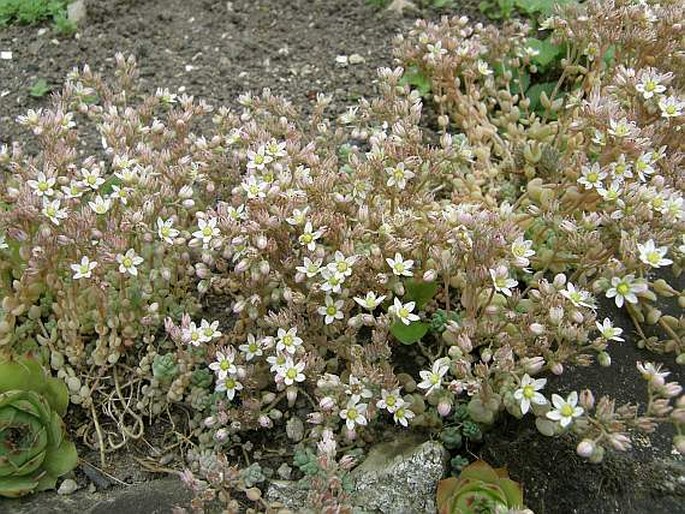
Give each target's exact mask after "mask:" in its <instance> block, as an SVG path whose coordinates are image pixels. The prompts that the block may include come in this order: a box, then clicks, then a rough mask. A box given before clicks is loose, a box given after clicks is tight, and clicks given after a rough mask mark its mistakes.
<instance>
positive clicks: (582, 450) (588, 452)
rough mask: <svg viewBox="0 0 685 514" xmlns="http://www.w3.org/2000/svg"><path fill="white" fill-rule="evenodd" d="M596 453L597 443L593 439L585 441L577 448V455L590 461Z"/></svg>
mask: <svg viewBox="0 0 685 514" xmlns="http://www.w3.org/2000/svg"><path fill="white" fill-rule="evenodd" d="M594 452H595V442H594V441H592V440H591V439H583V440H582V441H581V442H579V443H578V446H576V453H577V454H578V455H579V456H580V457H583V458H584V459H589V458H590V457H591V456H592V454H593V453H594Z"/></svg>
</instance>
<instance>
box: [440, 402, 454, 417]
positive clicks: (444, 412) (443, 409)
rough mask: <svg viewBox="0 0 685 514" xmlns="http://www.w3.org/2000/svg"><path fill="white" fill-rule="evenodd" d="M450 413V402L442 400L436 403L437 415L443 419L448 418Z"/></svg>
mask: <svg viewBox="0 0 685 514" xmlns="http://www.w3.org/2000/svg"><path fill="white" fill-rule="evenodd" d="M451 411H452V402H451V401H449V400H448V399H443V400H440V401H439V402H438V414H440V415H441V416H442V417H443V418H445V417H447V416H449V414H450V412H451Z"/></svg>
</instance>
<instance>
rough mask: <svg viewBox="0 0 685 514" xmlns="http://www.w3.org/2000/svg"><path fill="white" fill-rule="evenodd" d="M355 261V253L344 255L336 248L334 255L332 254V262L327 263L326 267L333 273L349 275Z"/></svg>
mask: <svg viewBox="0 0 685 514" xmlns="http://www.w3.org/2000/svg"><path fill="white" fill-rule="evenodd" d="M355 262H357V256H356V255H351V256H349V257H345V255H344V254H343V253H342V252H341V251H340V250H336V252H335V255H334V256H333V262H331V263H329V264H328V266H327V267H328V269H329V270H331V271H332V272H334V273H341V274H342V275H345V276H346V277H349V276H350V275H352V266H353V265H354V263H355Z"/></svg>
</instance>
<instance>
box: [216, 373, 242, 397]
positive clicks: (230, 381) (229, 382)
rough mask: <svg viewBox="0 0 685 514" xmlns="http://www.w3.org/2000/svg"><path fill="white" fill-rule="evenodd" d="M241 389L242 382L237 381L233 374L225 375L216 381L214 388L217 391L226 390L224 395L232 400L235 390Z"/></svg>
mask: <svg viewBox="0 0 685 514" xmlns="http://www.w3.org/2000/svg"><path fill="white" fill-rule="evenodd" d="M242 389H243V384H241V383H240V382H238V381H237V380H236V379H235V378H234V377H233V376H231V375H226V376H225V377H224V378H221V379H219V380H218V381H217V383H216V388H215V389H214V390H215V391H217V392H222V391H226V396H227V397H228V399H229V400H232V399H233V398H235V393H236V391H241V390H242Z"/></svg>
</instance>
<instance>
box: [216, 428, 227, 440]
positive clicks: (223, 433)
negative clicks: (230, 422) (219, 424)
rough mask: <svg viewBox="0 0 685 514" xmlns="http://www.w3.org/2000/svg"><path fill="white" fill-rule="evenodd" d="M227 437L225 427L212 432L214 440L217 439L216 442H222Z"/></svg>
mask: <svg viewBox="0 0 685 514" xmlns="http://www.w3.org/2000/svg"><path fill="white" fill-rule="evenodd" d="M227 439H228V430H226V429H225V428H220V429H219V430H217V431H216V432H214V440H215V441H217V442H218V443H223V442H225V441H226V440H227Z"/></svg>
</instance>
